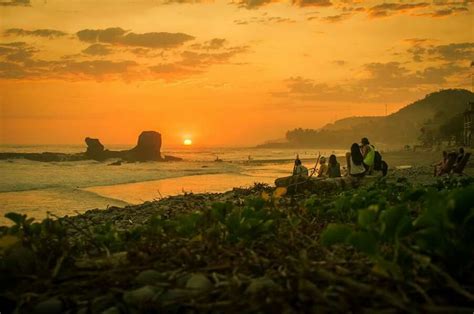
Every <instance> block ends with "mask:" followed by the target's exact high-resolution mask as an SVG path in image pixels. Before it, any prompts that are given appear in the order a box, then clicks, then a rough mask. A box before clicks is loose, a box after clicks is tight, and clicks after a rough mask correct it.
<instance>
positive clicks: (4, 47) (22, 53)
mask: <svg viewBox="0 0 474 314" xmlns="http://www.w3.org/2000/svg"><path fill="white" fill-rule="evenodd" d="M36 52H38V50H37V49H36V48H34V47H33V46H30V45H28V44H27V43H25V42H12V43H0V56H1V57H4V58H5V60H8V61H14V62H24V61H26V60H28V59H30V58H31V57H32V56H33V55H34V54H35V53H36Z"/></svg>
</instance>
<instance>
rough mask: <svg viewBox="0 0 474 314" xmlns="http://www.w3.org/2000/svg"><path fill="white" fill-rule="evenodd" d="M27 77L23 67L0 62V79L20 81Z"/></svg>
mask: <svg viewBox="0 0 474 314" xmlns="http://www.w3.org/2000/svg"><path fill="white" fill-rule="evenodd" d="M26 75H27V73H26V72H25V70H24V69H23V67H22V66H21V65H19V64H17V63H13V62H2V61H0V78H6V79H20V78H24V77H25V76H26Z"/></svg>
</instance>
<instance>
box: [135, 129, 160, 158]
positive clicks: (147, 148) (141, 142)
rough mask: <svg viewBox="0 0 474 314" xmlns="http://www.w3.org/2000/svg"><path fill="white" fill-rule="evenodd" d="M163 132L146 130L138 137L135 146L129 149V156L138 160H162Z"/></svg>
mask: <svg viewBox="0 0 474 314" xmlns="http://www.w3.org/2000/svg"><path fill="white" fill-rule="evenodd" d="M160 150H161V134H160V133H158V132H155V131H145V132H142V134H140V136H139V137H138V143H137V146H135V148H133V149H131V150H130V151H129V157H131V158H132V159H133V160H136V161H148V160H156V161H158V160H162V158H161V151H160Z"/></svg>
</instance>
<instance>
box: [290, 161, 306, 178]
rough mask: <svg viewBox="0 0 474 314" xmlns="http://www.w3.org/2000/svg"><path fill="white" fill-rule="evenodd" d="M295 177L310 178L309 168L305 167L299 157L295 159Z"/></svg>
mask: <svg viewBox="0 0 474 314" xmlns="http://www.w3.org/2000/svg"><path fill="white" fill-rule="evenodd" d="M293 175H294V176H304V177H307V176H308V168H306V167H305V166H303V164H302V163H301V160H300V158H299V157H296V159H295V166H294V167H293Z"/></svg>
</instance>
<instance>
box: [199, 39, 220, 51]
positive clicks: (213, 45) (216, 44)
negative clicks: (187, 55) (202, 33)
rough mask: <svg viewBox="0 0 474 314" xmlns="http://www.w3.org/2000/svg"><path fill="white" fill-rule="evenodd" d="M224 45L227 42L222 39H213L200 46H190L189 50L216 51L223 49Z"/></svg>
mask: <svg viewBox="0 0 474 314" xmlns="http://www.w3.org/2000/svg"><path fill="white" fill-rule="evenodd" d="M226 43H227V40H225V39H224V38H214V39H211V40H209V41H206V42H204V43H202V44H194V45H192V46H191V48H193V49H203V50H217V49H221V48H222V47H224V46H225V45H226Z"/></svg>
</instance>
